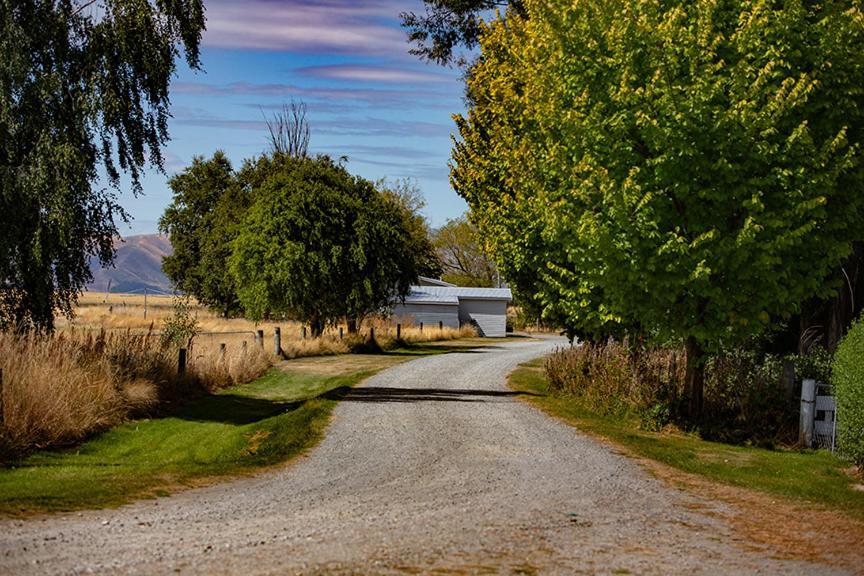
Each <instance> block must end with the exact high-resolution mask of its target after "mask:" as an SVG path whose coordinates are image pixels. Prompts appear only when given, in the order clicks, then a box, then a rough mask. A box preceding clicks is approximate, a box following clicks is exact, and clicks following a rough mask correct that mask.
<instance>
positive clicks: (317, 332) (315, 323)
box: [309, 314, 324, 338]
mask: <svg viewBox="0 0 864 576" xmlns="http://www.w3.org/2000/svg"><path fill="white" fill-rule="evenodd" d="M309 330H311V331H312V337H313V338H320V337H321V335H322V334H324V322H322V321H321V317H320V316H318V315H317V314H314V315H312V316H310V317H309Z"/></svg>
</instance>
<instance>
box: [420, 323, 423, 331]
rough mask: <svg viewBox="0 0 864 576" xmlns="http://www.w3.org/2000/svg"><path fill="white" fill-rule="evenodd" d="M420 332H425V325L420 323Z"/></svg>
mask: <svg viewBox="0 0 864 576" xmlns="http://www.w3.org/2000/svg"><path fill="white" fill-rule="evenodd" d="M420 332H423V323H422V322H420Z"/></svg>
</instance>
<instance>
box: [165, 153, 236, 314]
mask: <svg viewBox="0 0 864 576" xmlns="http://www.w3.org/2000/svg"><path fill="white" fill-rule="evenodd" d="M242 174H243V172H241V175H238V174H235V172H234V170H233V168H232V167H231V162H230V160H228V158H227V157H226V156H225V154H224V153H223V152H221V151H220V152H216V153H215V154H214V155H213V157H212V158H210V159H209V160H205V159H204V158H201V157H198V158H195V159H194V160H193V161H192V165H191V166H189V167H188V168H186V169H185V170H184V171H183V172H181V173H180V174H177V175H176V176H174V177H172V178H171V179H170V180H169V182H168V185H169V187H170V188H171V190H172V192H173V193H174V199H173V201H172V203H171V205H170V206H168V208H166V209H165V213H164V214H163V216H162V218H161V219H160V220H159V229H160V230H161V231H162V232H163V233H166V234H168V235H169V237H170V238H171V246H172V247H173V249H174V251H173V254H172V255H171V256H168V257H166V258H165V259H164V260H163V262H162V269H163V270H164V272H165V274H166V275H167V276H168V278H169V279H170V280H171V281H172V282H173V283H174V285H175V286H176V287H177V288H179V289H180V290H182V291H183V292H185V293H186V294H191V295H193V296H195V298H196V299H197V300H198V301H199V302H201V303H202V304H204V305H206V306H210V307H212V308H214V309H216V310H219V311H220V312H221V313H222V314H223V315H225V316H229V315H231V314H235V313H237V312H239V311H240V300H239V298H238V297H237V291H236V288H235V286H234V277H233V276H231V274H230V272H229V271H228V257H229V256H230V255H231V241H232V240H233V239H234V238H235V237H236V236H237V234H238V233H239V225H240V223H241V222H242V221H243V217H244V216H245V213H246V210H247V209H248V207H249V204H250V203H251V199H250V197H251V192H250V190H249V188H248V187H246V186H244V185H243V178H242V177H241V176H242Z"/></svg>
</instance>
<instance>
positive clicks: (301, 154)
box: [265, 100, 309, 158]
mask: <svg viewBox="0 0 864 576" xmlns="http://www.w3.org/2000/svg"><path fill="white" fill-rule="evenodd" d="M265 122H266V123H267V130H268V131H269V132H270V146H271V147H272V148H273V152H275V153H277V154H285V155H287V156H290V157H292V158H305V157H306V156H307V154H308V151H309V122H308V121H307V120H306V104H305V103H304V102H302V101H301V102H294V101H293V100H292V101H291V103H289V104H283V105H282V109H281V110H280V111H278V112H277V113H276V114H274V115H273V117H272V118H267V119H265Z"/></svg>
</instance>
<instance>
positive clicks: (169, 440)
mask: <svg viewBox="0 0 864 576" xmlns="http://www.w3.org/2000/svg"><path fill="white" fill-rule="evenodd" d="M374 372H377V370H367V371H359V372H353V373H351V374H347V375H338V376H324V375H318V374H314V373H295V372H286V371H282V370H279V369H276V368H274V369H271V370H270V372H268V373H267V374H266V375H265V376H264V377H262V378H260V379H258V380H256V381H255V382H252V383H250V384H245V385H242V386H237V387H234V388H231V389H228V390H225V391H222V392H221V393H219V394H215V395H212V396H207V397H204V398H202V399H200V400H197V401H195V402H192V403H190V404H188V405H186V406H184V407H182V408H180V409H179V410H177V411H176V412H174V413H173V414H171V415H170V416H168V417H164V418H156V419H151V420H138V421H132V422H128V423H126V424H123V425H121V426H118V427H116V428H113V429H111V430H109V431H107V432H105V433H103V434H101V435H99V436H98V437H96V438H94V439H92V440H90V441H88V442H85V443H84V444H82V445H80V446H79V447H77V448H75V449H72V450H63V451H46V452H40V453H37V454H34V455H32V456H30V457H29V458H27V459H25V460H23V461H21V462H19V463H18V464H17V465H16V466H15V467H14V468H8V469H3V470H0V514H3V515H20V514H27V513H33V512H52V511H61V510H76V509H82V508H99V507H113V506H118V505H120V504H123V503H126V502H129V501H130V500H132V499H133V498H140V497H155V496H162V495H166V494H168V493H169V492H170V491H171V490H172V489H175V488H177V487H178V486H188V485H195V484H196V483H198V484H200V483H201V482H202V481H206V480H209V479H213V478H217V477H220V476H227V475H237V474H243V473H246V472H249V471H252V470H255V469H258V468H260V467H262V466H268V465H272V464H276V463H279V462H283V461H285V460H287V459H289V458H290V457H291V456H294V455H297V454H298V453H301V452H303V451H304V450H306V449H308V448H310V447H311V446H313V445H314V444H315V443H316V442H317V441H318V440H319V439H320V438H321V437H322V435H323V433H324V429H325V427H326V426H327V423H328V421H329V415H330V413H331V411H332V409H333V407H334V406H335V405H336V402H337V401H336V399H334V398H332V397H330V398H328V397H327V396H323V394H325V393H326V392H328V391H330V390H334V389H338V388H344V387H350V386H354V385H355V384H357V383H358V382H360V381H361V380H363V379H364V378H366V377H368V376H369V375H371V374H373V373H374Z"/></svg>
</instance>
